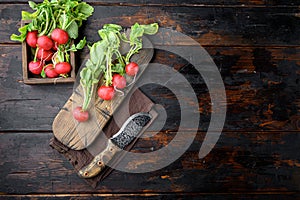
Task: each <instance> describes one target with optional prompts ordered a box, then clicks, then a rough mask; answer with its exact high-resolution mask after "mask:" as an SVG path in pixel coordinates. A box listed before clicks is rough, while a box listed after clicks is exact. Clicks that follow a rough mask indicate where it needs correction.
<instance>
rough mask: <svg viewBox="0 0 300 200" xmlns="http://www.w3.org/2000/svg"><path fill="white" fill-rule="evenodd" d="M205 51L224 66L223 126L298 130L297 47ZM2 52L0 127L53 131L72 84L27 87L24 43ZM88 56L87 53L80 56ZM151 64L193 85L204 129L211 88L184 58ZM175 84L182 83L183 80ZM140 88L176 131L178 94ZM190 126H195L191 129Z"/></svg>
mask: <svg viewBox="0 0 300 200" xmlns="http://www.w3.org/2000/svg"><path fill="white" fill-rule="evenodd" d="M205 49H206V50H207V51H208V53H209V54H210V55H211V56H212V58H213V59H214V61H215V63H216V65H217V66H218V68H219V69H220V72H221V74H222V77H223V80H224V84H225V87H226V93H227V118H226V122H225V127H224V128H225V130H278V129H285V130H299V115H300V114H299V110H297V108H298V107H299V88H300V87H299V65H300V60H299V59H300V57H299V53H300V49H299V48H298V47H285V48H283V47H280V48H279V47H259V48H256V47H205ZM0 54H1V55H2V59H1V60H0V65H1V66H2V67H1V68H0V70H1V71H0V74H1V75H0V76H1V80H2V81H1V88H0V94H1V104H0V108H1V110H2V112H3V113H6V114H5V115H0V119H1V120H0V129H1V130H48V131H49V130H52V127H51V124H52V122H53V119H54V118H55V116H56V115H57V113H58V112H59V111H60V109H61V108H62V107H63V106H64V104H65V102H66V101H67V100H68V98H69V97H70V96H71V94H72V93H73V84H70V85H50V86H46V85H45V86H27V85H24V84H23V83H22V82H19V81H21V80H22V71H21V49H20V47H19V46H13V47H11V46H8V45H6V46H2V48H1V49H0ZM79 55H80V54H79ZM84 57H85V54H84V53H83V54H82V55H81V58H82V59H83V58H84ZM151 63H161V64H164V65H167V66H170V67H172V68H174V69H176V70H179V71H180V72H181V73H182V74H183V75H184V76H185V77H186V79H187V80H188V82H190V83H191V85H192V87H193V89H194V91H195V94H196V95H197V97H198V101H199V107H200V110H199V112H200V115H201V117H200V120H201V121H200V128H201V129H202V130H206V129H207V126H208V123H209V121H210V113H211V110H210V109H211V106H210V98H209V93H208V91H207V87H206V85H205V83H204V81H203V79H202V78H201V77H200V76H199V73H198V72H197V71H196V70H195V69H194V68H193V67H192V66H191V65H188V63H187V61H185V60H184V59H182V58H180V56H176V55H174V54H172V53H170V52H165V51H161V50H155V57H154V59H153V60H152V61H151ZM150 67H151V66H150ZM144 75H145V77H147V76H152V77H157V78H163V74H162V73H161V71H156V72H155V73H153V74H148V72H147V71H146V72H145V74H144ZM141 80H143V79H141ZM175 84H178V85H180V84H181V82H177V83H175ZM181 88H182V86H181ZM141 89H142V90H143V92H144V93H145V94H146V95H147V96H149V97H150V98H151V99H152V100H153V101H154V102H155V103H158V104H161V105H163V106H164V107H165V109H166V110H167V112H168V120H167V122H166V124H165V126H164V130H175V129H176V128H177V127H178V125H179V122H180V118H179V117H180V109H178V102H177V100H176V98H175V96H174V94H172V93H171V91H170V90H168V89H167V88H165V87H162V86H159V85H155V84H148V85H145V86H143V87H142V88H141ZM183 98H184V97H183ZM194 103H195V104H197V102H194ZM24 119H25V121H24ZM37 119H38V120H37ZM191 128H195V127H188V129H191Z"/></svg>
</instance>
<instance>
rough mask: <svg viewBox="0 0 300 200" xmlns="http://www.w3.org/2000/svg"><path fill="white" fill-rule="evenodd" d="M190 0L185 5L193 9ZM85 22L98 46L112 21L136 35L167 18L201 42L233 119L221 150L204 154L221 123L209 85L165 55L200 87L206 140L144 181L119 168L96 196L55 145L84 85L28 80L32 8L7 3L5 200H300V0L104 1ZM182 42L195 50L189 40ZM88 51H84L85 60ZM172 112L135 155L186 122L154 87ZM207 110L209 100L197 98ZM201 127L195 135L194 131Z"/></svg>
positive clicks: (1, 107)
mask: <svg viewBox="0 0 300 200" xmlns="http://www.w3.org/2000/svg"><path fill="white" fill-rule="evenodd" d="M182 2H184V1H182ZM89 3H90V4H91V5H92V6H94V8H95V12H94V15H93V16H92V17H90V18H89V19H88V21H87V22H86V23H85V24H84V27H83V29H82V31H83V34H85V35H86V36H87V39H88V40H89V41H96V40H98V36H97V34H96V33H97V30H98V29H100V28H101V26H102V25H103V24H105V23H119V24H120V25H122V26H124V27H128V26H130V25H132V24H133V23H134V22H139V23H149V22H158V23H159V25H160V27H163V28H170V29H174V30H177V31H180V32H181V33H183V34H185V35H187V36H189V37H191V38H193V39H195V40H196V41H197V42H199V43H200V44H201V45H202V46H203V47H204V48H205V50H206V51H207V52H208V53H209V54H210V56H211V57H212V58H213V60H214V62H215V63H216V65H217V67H218V68H219V70H220V73H221V75H222V78H223V81H224V85H225V88H226V95H227V116H226V121H225V125H224V129H223V131H222V134H221V137H220V138H219V140H218V142H217V144H216V146H215V147H214V148H213V150H212V151H211V152H210V153H209V154H208V155H207V156H206V157H204V158H203V159H199V157H198V152H199V149H200V147H201V144H202V141H203V138H204V136H205V133H206V130H207V128H208V124H209V121H210V116H211V105H210V98H209V93H208V91H207V88H206V85H205V83H204V82H203V80H202V79H201V76H200V75H199V73H196V72H195V69H194V68H193V66H191V65H189V63H187V61H186V60H184V59H182V58H180V56H178V55H174V54H172V53H170V52H166V51H162V50H159V49H158V50H156V51H155V56H154V58H153V62H156V63H162V64H165V65H168V66H170V67H172V68H174V69H176V70H178V71H179V72H180V73H181V74H183V75H184V76H185V77H186V78H187V79H188V80H189V82H190V83H191V85H192V87H193V89H194V91H195V92H196V94H197V98H198V101H199V107H200V109H199V112H200V114H201V119H200V123H199V128H198V130H197V136H196V138H195V140H194V142H193V144H192V145H191V146H190V147H189V148H188V150H187V151H186V152H185V153H184V154H183V155H182V156H181V157H180V158H179V159H177V160H176V161H175V162H173V163H172V164H170V165H169V166H167V167H164V168H162V169H160V170H156V171H153V172H149V173H142V174H135V173H125V172H121V171H117V170H115V171H113V173H112V174H110V176H109V177H107V178H106V179H105V180H104V181H103V182H101V183H100V184H99V186H98V187H97V188H96V189H94V188H92V187H90V186H89V185H88V184H86V182H85V181H83V180H82V179H81V178H79V177H78V176H77V174H76V173H75V172H74V170H73V167H72V166H71V164H70V163H69V161H68V160H66V159H65V158H64V157H63V156H62V155H60V154H59V153H58V152H56V151H55V150H53V149H52V148H51V147H50V146H49V140H50V138H51V137H52V136H53V134H52V128H51V126H52V122H53V119H54V117H55V116H56V115H57V113H58V112H59V110H60V108H61V107H62V106H63V105H64V103H65V102H66V100H67V99H68V98H69V96H70V95H71V93H72V92H73V85H72V84H56V85H35V86H29V85H25V84H24V83H22V70H21V63H22V57H21V45H20V44H19V43H15V42H12V41H10V39H9V36H10V35H11V34H12V33H17V29H18V28H19V26H20V18H21V14H20V13H21V10H27V11H31V9H30V8H29V6H28V4H27V1H25V0H19V1H16V2H11V1H9V0H2V1H1V2H0V23H1V24H0V55H1V58H0V113H1V114H0V152H1V153H0V177H1V182H0V195H1V196H0V198H1V199H14V198H20V199H21V198H24V199H53V198H60V199H77V198H78V199H98V198H102V199H119V198H123V199H127V198H128V199H130V198H137V199H140V198H144V199H177V198H179V199H185V198H186V199H200V198H201V199H299V198H300V144H299V141H300V132H299V131H300V87H299V85H300V37H299V36H300V9H299V6H300V1H296V0H268V1H267V0H236V1H234V0H229V1H221V0H210V1H209V0H191V1H186V2H185V3H181V1H178V0H170V1H167V0H152V1H146V0H142V1H137V0H129V1H122V0H103V1H89ZM182 45H188V44H184V41H183V43H182ZM86 53H87V51H86V50H84V51H82V52H80V53H79V54H78V57H79V58H78V60H77V62H78V63H79V66H80V63H81V62H82V59H83V58H84V57H85V55H86ZM143 91H144V93H145V94H146V95H148V96H149V97H150V98H151V99H153V100H154V101H155V102H156V103H159V104H162V105H164V106H165V109H166V112H167V113H168V120H167V122H166V123H165V125H164V127H163V128H162V130H160V132H159V134H156V135H155V136H154V137H152V138H148V139H142V140H140V141H138V143H137V144H136V145H135V147H134V149H133V151H135V152H145V151H149V149H152V150H153V149H159V148H162V147H163V146H164V145H166V144H168V143H169V142H170V141H171V140H172V138H173V137H174V136H175V135H176V131H177V128H178V126H179V121H180V118H178V114H180V113H178V107H176V106H177V104H176V99H175V97H174V95H172V93H171V92H170V91H169V90H167V89H165V88H164V87H160V86H155V87H148V88H147V87H145V88H144V90H143ZM191 103H198V102H191ZM193 128H195V127H186V129H184V131H185V132H186V133H187V134H188V133H189V132H190V131H192V130H191V129H193Z"/></svg>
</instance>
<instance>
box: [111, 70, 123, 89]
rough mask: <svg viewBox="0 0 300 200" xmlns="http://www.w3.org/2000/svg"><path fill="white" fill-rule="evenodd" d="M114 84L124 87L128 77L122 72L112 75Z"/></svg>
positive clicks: (117, 86) (120, 87)
mask: <svg viewBox="0 0 300 200" xmlns="http://www.w3.org/2000/svg"><path fill="white" fill-rule="evenodd" d="M112 82H113V86H114V87H116V88H118V89H123V88H124V87H126V79H125V77H124V76H122V75H120V74H114V75H113V77H112Z"/></svg>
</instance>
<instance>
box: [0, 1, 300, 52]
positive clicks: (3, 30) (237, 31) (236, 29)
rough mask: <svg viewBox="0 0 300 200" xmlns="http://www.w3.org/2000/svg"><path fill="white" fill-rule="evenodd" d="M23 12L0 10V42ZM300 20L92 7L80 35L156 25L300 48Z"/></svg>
mask: <svg viewBox="0 0 300 200" xmlns="http://www.w3.org/2000/svg"><path fill="white" fill-rule="evenodd" d="M161 8H163V9H161ZM22 10H27V11H30V8H29V7H26V6H24V5H23V4H9V5H7V4H4V5H3V6H1V7H0V11H1V13H2V16H3V19H2V20H1V21H0V43H13V42H12V41H10V40H9V36H10V35H11V34H12V33H17V29H18V28H19V27H20V18H21V16H20V15H17V14H18V13H21V11H22ZM108 10H109V12H108ZM15 13H16V14H15ZM129 16H130V17H129ZM299 21H300V20H299V8H298V7H271V8H269V7H259V8H255V7H245V6H241V7H237V8H236V7H213V6H212V7H210V6H209V7H197V6H196V7H181V6H175V7H164V6H159V7H147V6H143V7H139V6H95V11H94V14H93V15H92V16H91V17H89V20H88V21H87V22H85V23H84V24H85V25H84V26H83V29H84V31H83V34H84V35H86V36H87V39H88V40H89V41H91V40H92V41H93V40H98V35H97V34H95V33H97V31H98V30H99V29H100V28H101V27H102V26H103V24H105V23H118V24H120V25H122V26H123V27H130V26H131V25H132V24H133V23H135V22H139V23H150V22H158V23H159V25H160V26H161V27H164V28H171V29H174V30H177V31H180V32H182V33H184V34H186V35H188V36H190V37H192V38H194V39H195V40H196V41H198V42H199V43H200V44H201V45H222V46H223V45H227V46H229V45H232V46H237V45H238V46H241V45H244V46H245V45H257V46H260V45H272V46H274V45H281V46H282V45H299V44H300V39H299V37H298V35H299V33H300V28H299V27H300V26H299V23H300V22H299ZM86 27H88V28H86ZM265 33H268V34H265ZM162 42H163V41H162ZM182 42H184V41H182Z"/></svg>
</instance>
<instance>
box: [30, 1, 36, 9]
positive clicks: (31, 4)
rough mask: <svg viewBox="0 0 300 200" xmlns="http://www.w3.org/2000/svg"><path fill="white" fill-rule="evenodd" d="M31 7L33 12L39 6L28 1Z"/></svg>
mask: <svg viewBox="0 0 300 200" xmlns="http://www.w3.org/2000/svg"><path fill="white" fill-rule="evenodd" d="M28 4H29V7H30V8H32V9H33V10H36V9H37V4H36V3H34V2H33V1H28Z"/></svg>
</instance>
